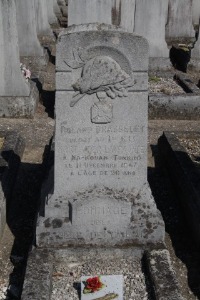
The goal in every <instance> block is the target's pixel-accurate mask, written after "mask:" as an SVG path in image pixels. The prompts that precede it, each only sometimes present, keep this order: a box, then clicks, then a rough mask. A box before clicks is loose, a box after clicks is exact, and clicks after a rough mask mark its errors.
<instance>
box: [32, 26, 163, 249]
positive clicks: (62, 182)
mask: <svg viewBox="0 0 200 300" xmlns="http://www.w3.org/2000/svg"><path fill="white" fill-rule="evenodd" d="M66 49H67V51H66ZM56 57H57V60H56V69H57V74H56V132H55V167H54V192H53V194H50V193H49V194H47V195H46V198H44V202H45V203H46V205H45V207H42V209H41V213H40V217H39V219H38V227H37V243H38V246H40V247H53V246H68V245H77V246H80V245H81V246H83V245H94V246H123V245H124V246H127V245H138V246H143V245H147V244H157V243H162V242H163V238H164V225H163V221H162V218H161V216H160V213H159V211H158V210H157V208H156V205H155V203H154V199H153V197H152V195H151V191H150V188H149V186H148V183H147V117H148V112H147V111H148V90H147V89H148V75H147V71H148V44H147V41H146V40H145V39H144V38H142V37H140V36H136V35H133V34H130V33H127V32H123V31H120V30H119V29H118V30H117V29H116V28H115V27H113V26H109V25H100V24H96V25H94V24H90V25H84V26H83V25H82V26H73V27H72V28H69V29H68V30H66V31H64V32H63V33H62V34H60V36H59V40H58V45H57V56H56ZM49 178H50V179H51V178H52V174H51V176H50V177H49ZM50 179H49V182H48V180H47V182H46V184H45V185H44V189H43V191H47V190H48V188H49V189H50V188H51V187H50V186H48V184H50ZM44 202H43V203H44ZM43 209H44V214H43Z"/></svg>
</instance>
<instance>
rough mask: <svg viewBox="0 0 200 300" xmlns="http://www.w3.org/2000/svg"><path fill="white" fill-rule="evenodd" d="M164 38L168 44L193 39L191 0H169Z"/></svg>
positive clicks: (191, 40)
mask: <svg viewBox="0 0 200 300" xmlns="http://www.w3.org/2000/svg"><path fill="white" fill-rule="evenodd" d="M166 40H167V43H168V44H169V45H171V44H175V43H184V44H185V43H187V42H189V43H190V42H194V41H195V31H194V28H193V24H192V0H169V11H168V22H167V26H166Z"/></svg>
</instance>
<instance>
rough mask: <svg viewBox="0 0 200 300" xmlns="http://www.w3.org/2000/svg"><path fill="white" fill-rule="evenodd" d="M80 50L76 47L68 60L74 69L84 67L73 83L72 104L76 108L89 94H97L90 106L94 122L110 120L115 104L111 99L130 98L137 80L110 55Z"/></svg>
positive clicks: (108, 121) (68, 63)
mask: <svg viewBox="0 0 200 300" xmlns="http://www.w3.org/2000/svg"><path fill="white" fill-rule="evenodd" d="M79 53H81V50H80V49H78V51H77V50H74V53H73V57H74V61H70V62H68V61H65V63H66V64H67V65H68V66H69V67H71V68H72V69H77V68H82V72H81V77H80V78H79V79H78V80H77V81H76V82H75V83H74V84H73V85H72V86H73V89H74V91H75V93H74V95H73V99H72V100H71V102H70V106H71V107H73V106H75V105H76V103H77V102H78V101H79V100H81V99H82V98H83V97H84V96H85V95H86V94H88V95H91V94H96V96H97V98H98V99H99V102H98V103H95V104H94V105H93V106H92V108H91V121H92V122H93V123H102V124H105V123H110V122H111V120H112V116H113V114H112V111H113V106H112V104H111V103H108V99H109V98H111V99H115V98H117V97H121V98H122V97H127V96H128V91H129V88H131V87H132V86H133V85H134V84H135V82H134V79H133V78H132V76H131V75H130V74H128V73H127V72H126V71H125V70H123V69H122V67H121V66H120V64H119V63H118V62H117V61H116V60H115V59H114V58H112V57H111V55H110V53H109V55H108V54H107V55H96V56H95V55H94V53H93V55H94V57H92V58H91V56H90V55H88V57H87V55H84V56H85V57H84V58H83V57H82V56H81V54H79Z"/></svg>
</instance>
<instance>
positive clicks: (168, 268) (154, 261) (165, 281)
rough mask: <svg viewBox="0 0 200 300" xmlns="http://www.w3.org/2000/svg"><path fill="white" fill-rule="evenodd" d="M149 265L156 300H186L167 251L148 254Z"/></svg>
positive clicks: (155, 251) (154, 251)
mask: <svg viewBox="0 0 200 300" xmlns="http://www.w3.org/2000/svg"><path fill="white" fill-rule="evenodd" d="M146 258H147V260H146V261H147V264H148V268H149V274H150V278H151V283H152V285H153V288H154V292H155V299H156V300H161V299H165V300H172V299H173V300H184V299H183V297H182V295H181V293H180V289H179V286H178V282H177V280H176V274H175V271H174V270H173V268H172V265H171V260H170V255H169V252H168V251H167V250H165V249H162V250H153V251H151V252H148V253H147V256H146Z"/></svg>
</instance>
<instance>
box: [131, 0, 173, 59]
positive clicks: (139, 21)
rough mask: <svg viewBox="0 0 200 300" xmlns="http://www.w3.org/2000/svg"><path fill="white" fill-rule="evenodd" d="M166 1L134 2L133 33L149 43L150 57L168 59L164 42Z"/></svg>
mask: <svg viewBox="0 0 200 300" xmlns="http://www.w3.org/2000/svg"><path fill="white" fill-rule="evenodd" d="M167 12H168V0H162V1H160V0H153V1H149V0H136V8H135V28H134V32H135V33H136V34H140V35H142V36H144V37H145V38H146V39H147V40H148V42H149V49H150V57H157V58H158V57H169V50H168V48H167V44H166V41H165V25H166V22H167Z"/></svg>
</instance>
